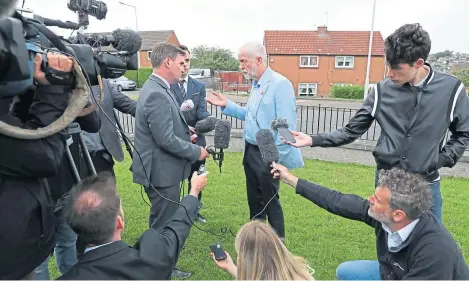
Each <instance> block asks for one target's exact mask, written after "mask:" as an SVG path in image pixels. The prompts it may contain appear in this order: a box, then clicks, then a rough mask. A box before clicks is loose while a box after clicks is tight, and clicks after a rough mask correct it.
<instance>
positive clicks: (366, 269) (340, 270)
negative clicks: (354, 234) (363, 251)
mask: <svg viewBox="0 0 469 281" xmlns="http://www.w3.org/2000/svg"><path fill="white" fill-rule="evenodd" d="M335 275H336V276H337V279H338V280H380V275H379V262H378V261H370V260H359V261H346V262H343V263H341V264H340V265H339V267H337V270H336V273H335Z"/></svg>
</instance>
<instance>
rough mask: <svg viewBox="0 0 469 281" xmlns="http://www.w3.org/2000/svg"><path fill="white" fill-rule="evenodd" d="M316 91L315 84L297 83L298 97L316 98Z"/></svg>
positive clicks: (316, 86) (316, 85)
mask: <svg viewBox="0 0 469 281" xmlns="http://www.w3.org/2000/svg"><path fill="white" fill-rule="evenodd" d="M317 91H318V84H317V83H299V84H298V95H299V96H313V97H314V96H316V93H317Z"/></svg>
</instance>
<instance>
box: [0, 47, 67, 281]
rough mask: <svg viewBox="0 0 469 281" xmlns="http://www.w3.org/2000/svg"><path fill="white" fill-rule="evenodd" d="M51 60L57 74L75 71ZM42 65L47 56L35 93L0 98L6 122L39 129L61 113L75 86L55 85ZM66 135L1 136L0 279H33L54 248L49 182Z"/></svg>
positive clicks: (36, 71) (37, 76)
mask: <svg viewBox="0 0 469 281" xmlns="http://www.w3.org/2000/svg"><path fill="white" fill-rule="evenodd" d="M47 59H48V63H49V68H50V69H53V70H54V71H55V74H56V75H60V74H63V73H69V72H71V71H72V66H73V61H72V60H71V59H70V58H68V57H66V56H63V55H59V54H55V53H48V54H47ZM41 62H42V56H41V55H40V54H37V55H36V57H35V60H34V64H35V69H34V81H35V82H36V83H35V84H36V88H35V90H34V94H32V93H31V91H32V90H33V89H30V90H29V91H28V92H27V93H23V94H22V95H20V96H17V97H16V98H12V97H3V98H1V99H0V120H1V121H3V122H5V123H7V124H10V125H14V126H17V127H21V128H27V129H37V128H40V127H45V126H47V125H49V124H51V123H52V122H53V121H55V120H56V119H57V118H59V117H60V116H61V115H62V113H63V112H64V110H65V109H66V107H67V105H68V101H69V94H70V93H71V90H72V86H71V85H67V86H63V85H53V84H51V83H50V82H49V81H48V79H47V78H46V75H45V73H44V72H43V71H42V70H41V67H40V66H41ZM30 97H31V98H30ZM13 100H15V103H13ZM65 137H66V135H65V132H64V131H62V132H60V133H58V134H55V135H52V136H49V137H46V138H43V139H35V140H26V139H14V138H11V137H8V136H5V135H1V134H0V155H1V157H0V206H2V210H1V212H0V225H1V226H2V236H1V239H0V249H1V252H2V254H1V255H0V278H1V279H31V278H33V277H34V276H33V270H34V268H36V267H37V266H38V265H39V264H40V263H41V262H42V261H43V260H44V259H46V257H47V256H48V255H49V254H50V253H51V252H52V249H53V248H54V246H55V243H56V234H55V219H54V204H53V202H52V200H51V196H50V192H49V188H48V184H47V181H46V180H45V178H47V177H51V176H54V175H56V174H57V173H58V170H59V167H60V165H61V161H62V158H63V155H64V149H65Z"/></svg>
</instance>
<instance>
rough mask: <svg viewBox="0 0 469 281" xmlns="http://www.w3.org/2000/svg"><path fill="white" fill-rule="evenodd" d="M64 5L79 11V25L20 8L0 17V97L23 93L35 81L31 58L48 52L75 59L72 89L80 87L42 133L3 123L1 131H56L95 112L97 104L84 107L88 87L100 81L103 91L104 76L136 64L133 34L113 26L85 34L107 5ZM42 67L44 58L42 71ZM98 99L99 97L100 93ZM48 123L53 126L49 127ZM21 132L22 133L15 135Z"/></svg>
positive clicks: (137, 40) (89, 0) (73, 0)
mask: <svg viewBox="0 0 469 281" xmlns="http://www.w3.org/2000/svg"><path fill="white" fill-rule="evenodd" d="M67 6H68V8H69V9H70V10H72V11H74V12H77V14H78V23H74V22H70V21H66V22H63V21H59V20H53V19H48V18H44V17H41V16H39V15H34V16H33V17H32V18H27V17H24V16H23V15H22V14H20V12H19V10H17V11H16V12H15V13H14V14H13V15H11V16H10V17H8V18H5V19H1V20H0V62H1V63H0V98H1V97H5V96H15V95H19V94H23V93H24V92H25V91H26V90H27V89H29V87H31V86H32V85H33V74H34V56H35V55H36V54H37V53H43V54H44V53H46V52H49V51H55V52H60V53H63V54H66V55H68V56H70V57H71V58H72V59H73V60H74V62H75V63H74V74H75V78H76V85H75V92H77V90H80V91H81V93H80V95H72V99H71V100H70V104H69V108H67V110H68V111H66V112H65V113H64V115H63V116H62V117H61V118H59V119H60V120H59V119H58V120H57V121H56V122H54V123H52V124H51V125H49V126H48V127H47V128H41V130H40V131H41V132H42V133H38V131H39V129H38V130H34V131H31V130H24V129H19V128H11V127H8V125H7V124H5V123H1V124H0V133H2V134H6V135H9V136H12V137H16V138H30V139H37V138H42V137H46V136H48V135H51V134H53V133H57V132H58V131H60V130H62V129H63V128H65V127H67V126H68V125H69V124H70V123H71V122H72V121H73V120H74V119H75V118H76V117H77V116H83V115H86V114H89V113H90V112H92V110H94V108H95V107H96V104H93V105H92V106H90V107H89V108H85V106H86V103H87V102H88V96H89V93H90V91H91V86H94V85H100V87H101V89H102V83H101V79H102V78H109V79H115V78H117V77H120V76H122V75H124V73H125V72H126V71H127V70H136V69H137V68H138V51H139V49H140V47H141V44H142V39H141V37H140V36H139V34H138V33H137V32H135V31H132V30H121V29H117V30H115V31H113V32H112V33H107V34H86V33H84V30H85V29H86V27H87V26H88V25H89V20H88V16H89V15H91V16H94V17H96V18H97V19H99V20H101V19H104V18H105V17H106V14H107V6H106V4H105V3H103V2H101V1H95V0H69V1H68V3H67ZM21 11H23V12H24V11H25V10H21ZM47 26H57V27H60V28H64V29H72V30H74V31H77V34H76V36H74V37H70V38H64V37H62V36H57V35H56V34H54V33H53V32H52V31H50V30H49V29H48V28H47ZM109 46H112V47H113V48H114V49H112V48H110V47H109ZM106 47H108V48H106ZM46 68H47V62H46V61H45V62H44V63H43V69H46ZM77 76H79V77H77ZM80 76H81V77H80ZM80 78H82V79H80ZM99 100H102V91H101V96H100V98H99ZM59 123H60V124H59ZM51 126H52V127H53V128H54V129H53V130H51V128H49V127H51ZM19 130H23V131H22V132H21V133H19ZM26 131H29V132H26ZM14 132H16V133H14Z"/></svg>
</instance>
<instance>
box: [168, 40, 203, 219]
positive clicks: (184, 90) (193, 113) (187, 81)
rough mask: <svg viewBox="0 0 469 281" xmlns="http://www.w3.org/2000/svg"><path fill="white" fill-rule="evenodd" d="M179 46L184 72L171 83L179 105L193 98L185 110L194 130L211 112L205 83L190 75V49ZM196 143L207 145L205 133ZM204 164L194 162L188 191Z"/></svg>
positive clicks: (185, 114) (189, 123)
mask: <svg viewBox="0 0 469 281" xmlns="http://www.w3.org/2000/svg"><path fill="white" fill-rule="evenodd" d="M179 48H181V49H182V50H183V51H184V53H185V58H184V61H185V65H184V73H183V74H182V76H181V79H180V81H179V82H178V83H175V84H172V85H171V90H172V91H173V93H174V96H175V97H176V100H177V102H178V104H179V106H181V105H182V103H183V102H184V101H186V100H192V102H193V103H194V108H193V109H191V110H189V111H184V112H183V114H184V117H185V118H186V122H187V124H188V125H189V126H190V127H191V130H192V131H193V128H194V127H195V124H196V123H197V122H198V121H200V120H203V119H205V118H207V117H208V116H210V113H209V112H208V111H207V102H206V101H205V97H206V92H205V85H204V84H203V83H200V82H199V81H197V80H195V79H192V78H191V77H190V76H189V75H188V74H189V69H190V66H191V53H190V51H189V49H188V48H187V47H186V46H184V45H179ZM195 143H196V144H197V145H200V146H202V147H205V146H206V145H207V142H206V141H205V137H204V136H203V135H198V137H197V139H196V141H195ZM202 164H205V159H204V160H202V161H197V162H195V163H194V164H192V167H191V173H190V174H189V190H188V191H187V193H189V192H191V183H190V181H191V177H192V173H193V172H195V171H198V170H199V168H200V166H201V165H202ZM199 200H202V192H201V193H200V194H199ZM197 220H198V221H200V222H203V223H206V222H207V220H206V219H205V218H204V217H203V216H202V215H200V213H199V214H197Z"/></svg>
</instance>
